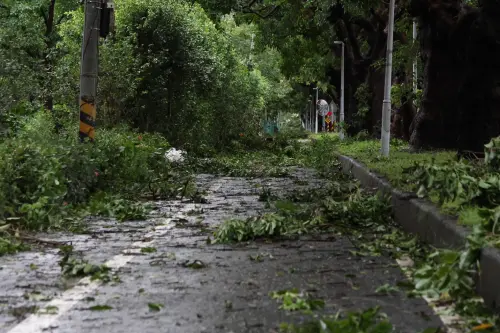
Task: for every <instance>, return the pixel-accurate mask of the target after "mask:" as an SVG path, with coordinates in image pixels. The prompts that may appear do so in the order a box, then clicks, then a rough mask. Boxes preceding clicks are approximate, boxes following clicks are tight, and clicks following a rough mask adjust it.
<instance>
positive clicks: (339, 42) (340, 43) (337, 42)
mask: <svg viewBox="0 0 500 333" xmlns="http://www.w3.org/2000/svg"><path fill="white" fill-rule="evenodd" d="M333 43H334V44H339V45H342V44H344V42H341V41H339V40H336V41H335V42H333Z"/></svg>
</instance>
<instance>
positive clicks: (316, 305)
mask: <svg viewBox="0 0 500 333" xmlns="http://www.w3.org/2000/svg"><path fill="white" fill-rule="evenodd" d="M270 296H271V298H272V299H276V300H279V301H281V302H282V305H280V309H284V310H287V311H297V310H302V311H305V312H311V311H314V310H319V309H322V308H324V307H325V302H324V301H323V300H320V299H312V298H311V297H310V296H309V295H308V294H307V293H304V292H299V291H298V290H297V289H292V290H280V291H273V292H272V293H271V294H270Z"/></svg>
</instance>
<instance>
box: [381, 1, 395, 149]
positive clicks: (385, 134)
mask: <svg viewBox="0 0 500 333" xmlns="http://www.w3.org/2000/svg"><path fill="white" fill-rule="evenodd" d="M394 3H395V0H391V2H390V5H389V29H388V31H387V57H386V60H385V91H384V102H383V104H382V129H381V132H382V133H381V143H382V155H383V156H385V157H388V156H389V143H390V138H391V86H392V48H393V35H394Z"/></svg>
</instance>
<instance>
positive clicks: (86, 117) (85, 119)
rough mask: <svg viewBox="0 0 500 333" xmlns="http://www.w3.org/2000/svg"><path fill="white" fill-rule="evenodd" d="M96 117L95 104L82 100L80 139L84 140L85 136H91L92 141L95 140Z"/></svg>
mask: <svg viewBox="0 0 500 333" xmlns="http://www.w3.org/2000/svg"><path fill="white" fill-rule="evenodd" d="M95 117H96V107H95V104H94V103H90V102H85V101H84V100H80V140H81V141H82V142H83V141H84V140H85V138H89V139H90V141H91V142H93V141H94V136H95Z"/></svg>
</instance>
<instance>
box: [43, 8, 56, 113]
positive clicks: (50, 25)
mask: <svg viewBox="0 0 500 333" xmlns="http://www.w3.org/2000/svg"><path fill="white" fill-rule="evenodd" d="M55 7H56V0H51V1H50V4H49V8H48V11H47V15H45V13H44V20H45V52H44V54H43V64H44V68H45V74H46V75H45V77H44V78H43V81H44V84H45V86H46V91H47V93H46V96H45V102H44V105H45V109H47V110H49V111H51V112H52V111H53V109H54V99H53V97H52V70H53V65H54V64H53V62H52V59H51V57H50V52H51V50H52V49H53V48H54V38H53V33H54V16H55Z"/></svg>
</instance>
